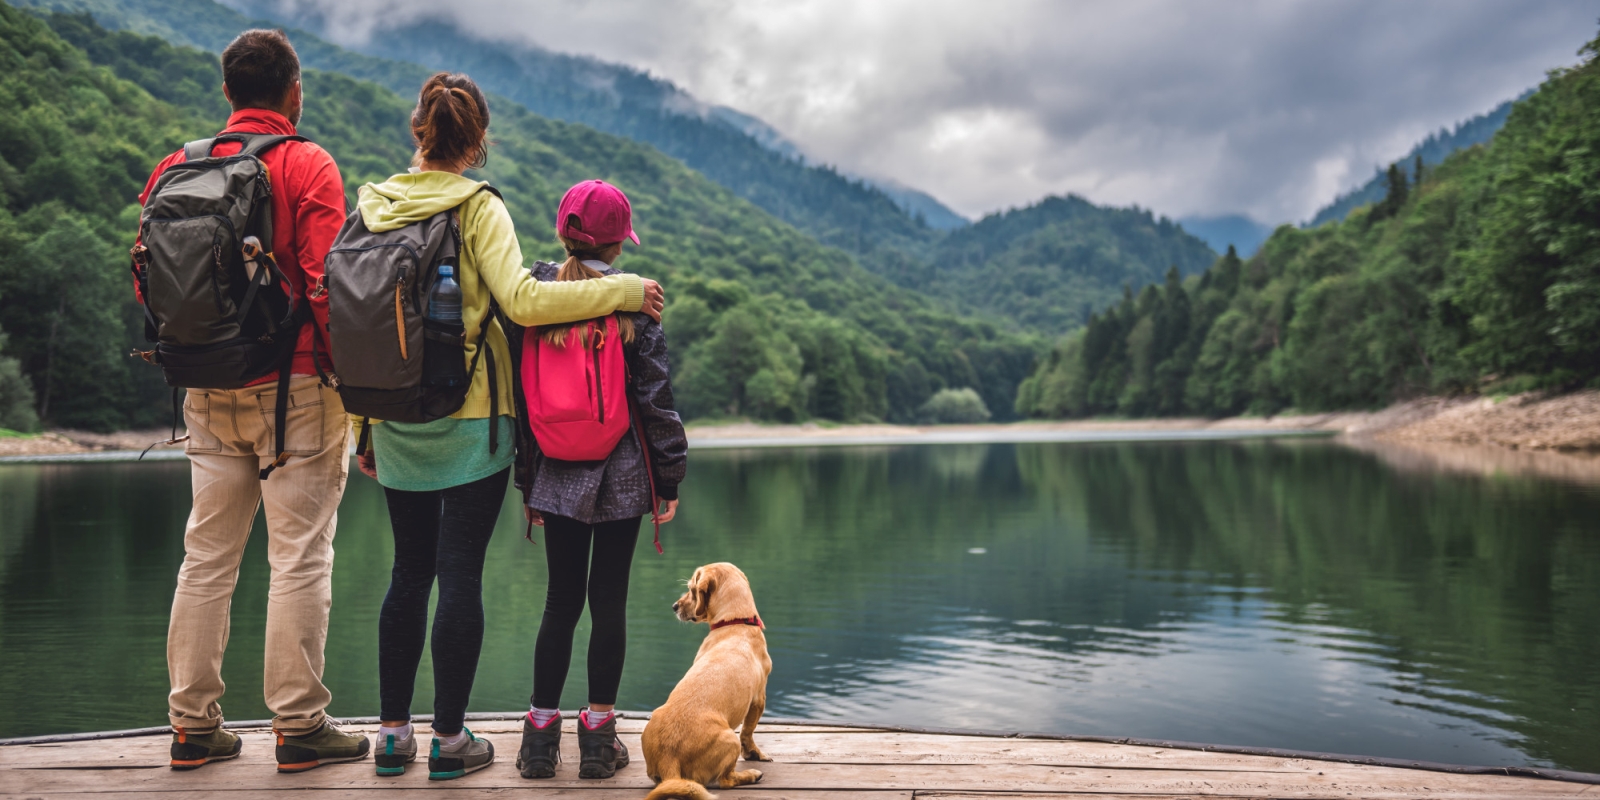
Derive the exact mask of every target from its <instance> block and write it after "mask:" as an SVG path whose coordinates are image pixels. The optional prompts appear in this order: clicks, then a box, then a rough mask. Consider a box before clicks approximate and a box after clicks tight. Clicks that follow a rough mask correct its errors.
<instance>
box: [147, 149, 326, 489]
mask: <svg viewBox="0 0 1600 800" xmlns="http://www.w3.org/2000/svg"><path fill="white" fill-rule="evenodd" d="M286 141H301V142H303V141H306V140H305V139H304V138H303V137H300V136H277V135H267V134H253V133H225V134H222V135H221V136H218V137H216V138H214V139H201V140H198V141H194V142H190V143H188V144H187V145H184V148H183V152H184V159H185V160H184V161H182V162H180V163H177V164H173V165H172V166H171V167H168V168H167V170H166V171H165V172H163V173H162V174H161V177H160V178H158V179H157V180H156V184H155V186H154V187H153V188H152V189H151V190H150V196H149V197H148V198H147V199H146V200H145V204H144V211H143V213H142V214H141V215H140V219H139V244H138V245H137V246H135V247H134V248H133V274H134V280H136V281H137V282H138V285H139V292H140V295H141V296H142V297H143V298H144V316H145V338H146V339H147V340H149V341H152V342H155V348H154V349H153V350H149V351H141V352H140V353H139V355H142V356H143V357H144V358H145V359H146V360H147V361H150V362H151V363H153V364H159V365H160V366H161V371H162V375H163V377H165V378H166V381H167V385H168V386H171V387H173V393H172V402H173V434H174V435H173V439H172V441H174V442H176V441H179V440H178V438H177V435H176V433H177V417H178V413H179V412H178V393H179V390H181V389H185V388H188V389H237V388H240V387H242V386H245V385H246V384H249V383H251V382H252V381H255V380H257V379H259V378H262V377H264V376H266V375H270V374H272V373H273V372H274V371H276V372H277V373H278V375H279V377H278V397H277V401H278V403H277V418H276V426H275V433H276V439H277V441H276V443H275V444H276V446H277V458H276V460H275V461H274V462H273V463H272V464H271V465H270V466H268V467H267V468H266V469H264V470H262V471H261V478H262V479H263V480H265V479H266V478H267V476H268V475H270V474H271V473H272V470H274V469H276V468H277V467H279V466H281V465H282V464H283V462H284V461H286V460H287V457H286V454H285V453H284V434H285V432H284V427H285V426H284V417H285V415H286V413H287V411H288V400H289V373H290V364H291V361H292V360H293V358H294V350H295V344H296V343H297V342H298V340H299V338H300V337H299V334H300V326H301V325H302V324H303V323H304V322H305V321H306V319H307V318H308V317H309V313H307V309H306V306H305V305H304V304H302V303H299V302H297V298H295V297H294V293H293V291H292V288H291V284H290V283H289V281H288V279H287V278H285V277H284V274H283V272H282V271H281V270H279V269H278V264H277V262H276V261H275V260H274V259H273V256H272V252H271V248H272V181H271V179H270V177H269V176H268V174H267V168H266V165H264V164H262V163H261V159H260V156H261V154H262V153H264V152H266V151H267V150H268V149H269V148H272V147H275V146H277V145H279V144H282V143H283V142H286ZM219 142H239V143H241V144H242V145H243V149H241V150H240V151H239V153H238V154H236V155H231V156H216V157H213V156H212V155H211V148H212V147H213V146H214V145H216V144H217V143H219Z"/></svg>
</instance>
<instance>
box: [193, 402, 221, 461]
mask: <svg viewBox="0 0 1600 800" xmlns="http://www.w3.org/2000/svg"><path fill="white" fill-rule="evenodd" d="M183 424H184V426H185V427H187V428H188V429H189V441H187V442H184V444H183V452H185V453H220V452H222V439H220V438H219V437H218V436H217V435H216V434H214V433H212V432H211V396H210V395H208V394H206V393H204V392H194V391H190V392H185V393H184V397H183Z"/></svg>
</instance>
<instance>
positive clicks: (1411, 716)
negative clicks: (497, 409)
mask: <svg viewBox="0 0 1600 800" xmlns="http://www.w3.org/2000/svg"><path fill="white" fill-rule="evenodd" d="M692 461H693V464H692V469H691V478H690V480H689V482H688V483H686V484H685V486H684V504H683V509H684V510H683V514H682V515H681V517H680V521H679V522H674V523H673V524H672V525H670V526H668V528H667V529H666V531H665V533H664V538H665V541H666V546H667V554H666V556H665V557H659V556H656V555H655V554H654V552H653V550H651V549H650V547H649V544H648V542H644V543H641V549H640V551H639V554H638V556H637V559H636V566H635V572H634V574H635V579H634V588H633V592H632V594H631V596H630V615H631V621H630V630H629V645H630V653H629V656H630V658H629V664H628V669H627V673H626V674H625V677H624V683H623V687H622V696H621V698H620V702H621V704H622V705H623V706H624V707H632V708H649V707H652V706H654V705H656V704H657V703H659V702H660V701H661V700H662V699H664V698H665V696H666V694H667V692H668V691H670V689H671V687H672V685H673V683H674V682H675V681H676V680H677V678H678V677H679V676H680V675H681V674H682V672H683V670H684V668H686V666H687V665H688V663H689V661H690V659H691V658H692V657H693V653H694V650H695V648H696V647H697V646H698V643H699V638H700V636H701V635H702V633H703V629H696V628H694V627H691V626H684V625H679V624H677V623H675V622H673V621H672V619H671V617H670V612H669V611H668V606H669V604H670V603H671V601H672V599H673V598H674V597H676V595H677V593H678V591H679V588H680V582H681V580H682V579H683V578H685V577H687V576H688V574H689V572H690V571H691V570H692V569H693V567H694V566H695V565H697V564H699V563H703V562H705V561H710V560H720V559H730V560H733V561H736V562H737V563H739V564H740V565H741V566H742V567H743V568H744V569H745V570H746V572H747V573H749V574H750V575H751V577H752V579H753V581H754V582H755V585H756V591H757V599H758V602H759V604H760V606H761V610H762V614H763V617H765V618H766V620H767V622H768V623H769V625H770V636H769V639H770V644H771V650H772V653H773V657H774V660H775V662H776V667H775V670H774V673H773V678H772V684H771V690H770V694H771V705H770V708H771V713H773V714H778V715H785V716H807V717H824V718H836V719H849V720H859V721H873V722H882V723H896V724H906V725H925V726H940V727H978V728H989V729H1010V730H1018V729H1021V730H1040V731H1055V732H1067V733H1094V734H1110V735H1127V736H1139V737H1148V738H1166V739H1183V740H1192V741H1210V742H1226V743H1234V744H1250V745H1260V746H1275V747H1287V748H1298V749H1308V750H1326V751H1340V752H1357V753H1370V754H1375V755H1387V756H1398V757H1410V758H1422V759H1430V760H1438V761H1455V762H1478V763H1531V764H1544V765H1555V766H1561V767H1566V768H1572V769H1587V770H1600V723H1597V722H1596V720H1600V714H1597V713H1596V711H1597V710H1600V708H1597V705H1600V671H1597V670H1595V669H1594V668H1593V664H1595V663H1597V661H1600V621H1597V620H1596V616H1595V615H1594V613H1593V609H1594V608H1596V607H1600V605H1597V604H1600V536H1597V530H1596V526H1595V524H1594V523H1593V520H1595V519H1600V495H1597V494H1596V493H1595V492H1594V491H1593V490H1588V489H1582V488H1576V487H1574V486H1572V485H1569V484H1564V483H1559V482H1551V481H1542V480H1537V479H1520V478H1505V477H1499V478H1495V479H1492V480H1486V479H1482V478H1476V477H1462V476H1458V475H1454V474H1448V473H1441V472H1429V471H1417V470H1409V471H1398V470H1396V469H1394V468H1392V467H1390V466H1387V465H1386V464H1385V463H1384V462H1383V461H1381V460H1380V459H1378V458H1375V457H1374V456H1373V455H1371V454H1366V453H1361V452H1356V451H1353V450H1350V449H1348V448H1343V447H1340V446H1339V445H1336V444H1333V443H1328V442H1298V443H1265V442H1254V443H1237V442H1192V443H1160V444H1157V443H1150V444H1134V445H1110V444H1090V445H1085V444H1037V445H961V446H938V447H900V448H856V449H819V450H815V451H803V450H801V451H796V450H788V451H782V450H780V451H724V452H718V451H696V453H695V454H694V456H693V459H692ZM187 493H188V482H187V469H186V465H184V464H167V465H141V466H113V465H98V466H96V465H84V466H72V467H68V466H52V467H0V503H3V504H4V509H5V511H4V515H3V516H0V673H3V674H5V675H6V676H7V677H8V678H9V679H10V683H11V685H13V686H26V687H30V688H29V689H28V690H27V691H13V692H7V693H0V731H3V735H17V734H23V733H33V732H41V731H45V730H64V729H77V730H83V729H101V728H109V727H123V726H130V725H144V724H159V722H160V721H161V714H162V711H163V710H164V695H165V666H164V662H163V655H162V654H163V647H164V643H163V637H164V634H165V626H166V613H167V606H168V604H169V603H170V600H171V594H170V593H171V585H172V581H173V576H174V575H175V573H176V568H177V564H178V561H179V560H180V558H181V530H182V523H183V519H184V516H185V515H186V514H187V510H188V498H187ZM512 511H513V506H511V505H509V504H508V506H507V513H506V514H505V515H504V516H503V518H502V525H501V529H500V530H499V531H497V534H496V539H495V541H494V542H493V543H492V545H491V548H492V551H491V552H492V555H493V556H494V557H493V558H491V559H490V563H489V568H488V573H487V575H486V578H485V586H486V592H487V594H488V596H489V598H490V604H489V608H488V610H487V619H486V625H487V634H486V635H487V641H488V648H487V650H486V652H485V655H484V658H483V662H482V667H481V671H480V675H479V678H478V683H477V685H476V687H475V689H474V694H473V703H472V707H473V709H474V710H508V709H515V708H518V707H520V706H521V705H522V704H523V703H525V702H526V697H527V693H528V690H529V686H528V681H529V667H528V665H529V661H530V659H531V656H532V647H533V635H534V633H535V631H536V629H537V625H538V616H539V613H540V611H541V609H542V593H543V586H544V567H543V563H542V558H541V557H540V555H539V552H540V551H539V549H538V548H535V547H533V546H531V545H528V544H527V543H525V542H523V541H521V538H520V534H521V530H520V526H519V525H518V524H517V520H515V519H514V518H513V517H512V514H511V512H512ZM260 533H261V532H260V531H259V530H258V531H257V539H256V540H254V541H252V544H251V546H250V548H249V550H248V551H247V553H246V559H245V568H244V574H243V576H242V579H241V582H240V589H239V595H238V597H237V599H236V601H235V604H234V612H235V615H234V635H233V640H232V642H231V643H230V650H229V653H228V661H227V665H226V668H225V678H226V679H227V681H228V685H229V693H228V697H227V698H225V700H224V706H225V708H226V710H227V713H228V714H229V716H230V717H231V718H235V719H243V718H259V717H263V716H266V710H265V709H264V708H262V707H261V701H260V699H259V695H260V650H261V624H262V616H263V614H264V604H265V589H266V585H265V584H266V564H265V558H264V553H263V550H264V548H263V547H262V542H261V541H260V536H259V534H260ZM336 547H337V549H338V555H337V558H336V576H335V599H334V620H333V623H332V626H331V629H330V642H329V653H328V655H329V669H328V682H329V684H330V688H332V689H333V692H334V698H335V700H334V709H333V710H334V712H335V713H338V714H345V715H366V714H372V713H375V711H376V706H377V698H376V685H375V677H374V673H375V669H374V666H375V663H376V635H375V633H374V631H375V625H376V616H377V610H378V605H379V603H380V602H381V599H382V595H383V590H384V588H385V586H386V585H387V577H388V576H387V570H388V565H389V558H390V552H391V545H390V543H389V540H388V528H387V518H386V515H385V513H384V509H383V502H382V496H381V493H380V492H379V491H378V490H377V487H376V486H374V485H373V484H372V483H371V482H370V481H366V480H365V479H359V478H358V479H353V480H352V482H351V489H350V492H349V495H348V496H347V498H346V500H345V503H344V506H343V507H342V508H341V511H340V530H339V535H338V539H337V541H336ZM586 635H587V633H586V630H582V631H580V639H581V638H582V637H584V636H586ZM577 652H578V653H582V652H583V642H582V641H580V642H579V646H578V648H577ZM424 673H426V667H424ZM430 681H431V676H428V675H426V674H424V675H423V676H422V677H421V678H420V679H419V687H426V686H428V685H429V683H430ZM583 690H584V687H583V671H582V670H581V669H575V670H574V671H573V675H572V679H571V680H570V681H569V688H568V694H567V696H566V697H565V698H564V701H565V703H566V704H567V705H573V706H575V705H578V704H580V703H581V702H582V701H583ZM427 702H428V698H427V693H426V692H425V691H421V692H419V697H418V705H417V710H418V711H425V710H426V708H427Z"/></svg>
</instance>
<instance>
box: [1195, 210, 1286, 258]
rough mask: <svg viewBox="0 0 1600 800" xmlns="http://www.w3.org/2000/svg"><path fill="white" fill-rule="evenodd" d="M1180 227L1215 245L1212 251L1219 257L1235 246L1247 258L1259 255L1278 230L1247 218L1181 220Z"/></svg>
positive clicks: (1205, 217) (1229, 215)
mask: <svg viewBox="0 0 1600 800" xmlns="http://www.w3.org/2000/svg"><path fill="white" fill-rule="evenodd" d="M1178 224H1179V225H1182V226H1183V229H1184V230H1186V231H1188V232H1189V233H1192V234H1194V235H1195V236H1197V237H1199V238H1200V239H1201V240H1202V241H1204V242H1205V243H1206V244H1209V245H1211V249H1212V250H1215V251H1217V253H1219V254H1221V253H1226V252H1228V246H1229V245H1232V246H1233V247H1234V248H1235V249H1236V250H1237V251H1238V253H1239V255H1241V256H1244V257H1245V258H1249V257H1250V256H1253V255H1255V252H1256V249H1257V248H1259V247H1261V243H1262V242H1265V241H1266V240H1267V237H1268V236H1271V235H1272V230H1273V227H1274V226H1272V225H1267V224H1265V223H1261V222H1256V221H1255V220H1253V219H1251V218H1250V217H1247V216H1245V215H1243V214H1224V215H1222V216H1216V217H1208V216H1198V215H1197V216H1190V217H1179V218H1178Z"/></svg>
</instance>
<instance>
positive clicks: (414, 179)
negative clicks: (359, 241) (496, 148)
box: [356, 172, 488, 233]
mask: <svg viewBox="0 0 1600 800" xmlns="http://www.w3.org/2000/svg"><path fill="white" fill-rule="evenodd" d="M486 185H488V182H487V181H474V180H469V179H467V178H463V177H461V176H460V175H452V174H451V173H448V172H407V173H402V174H400V175H396V176H394V177H392V178H390V179H389V180H386V181H384V182H383V183H369V184H367V185H365V186H363V187H361V189H360V191H358V192H356V207H357V208H359V209H361V221H362V222H364V223H366V225H367V230H369V231H372V232H373V233H382V232H384V231H392V230H395V229H396V228H403V227H405V226H407V225H411V224H413V223H417V222H421V221H423V220H425V219H427V218H429V217H431V216H433V215H434V214H437V213H439V212H441V211H448V210H449V209H452V208H455V207H456V206H459V205H461V204H462V203H465V202H466V201H467V199H468V198H470V197H472V196H473V195H474V194H476V193H477V192H478V189H480V188H482V187H483V186H486Z"/></svg>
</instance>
